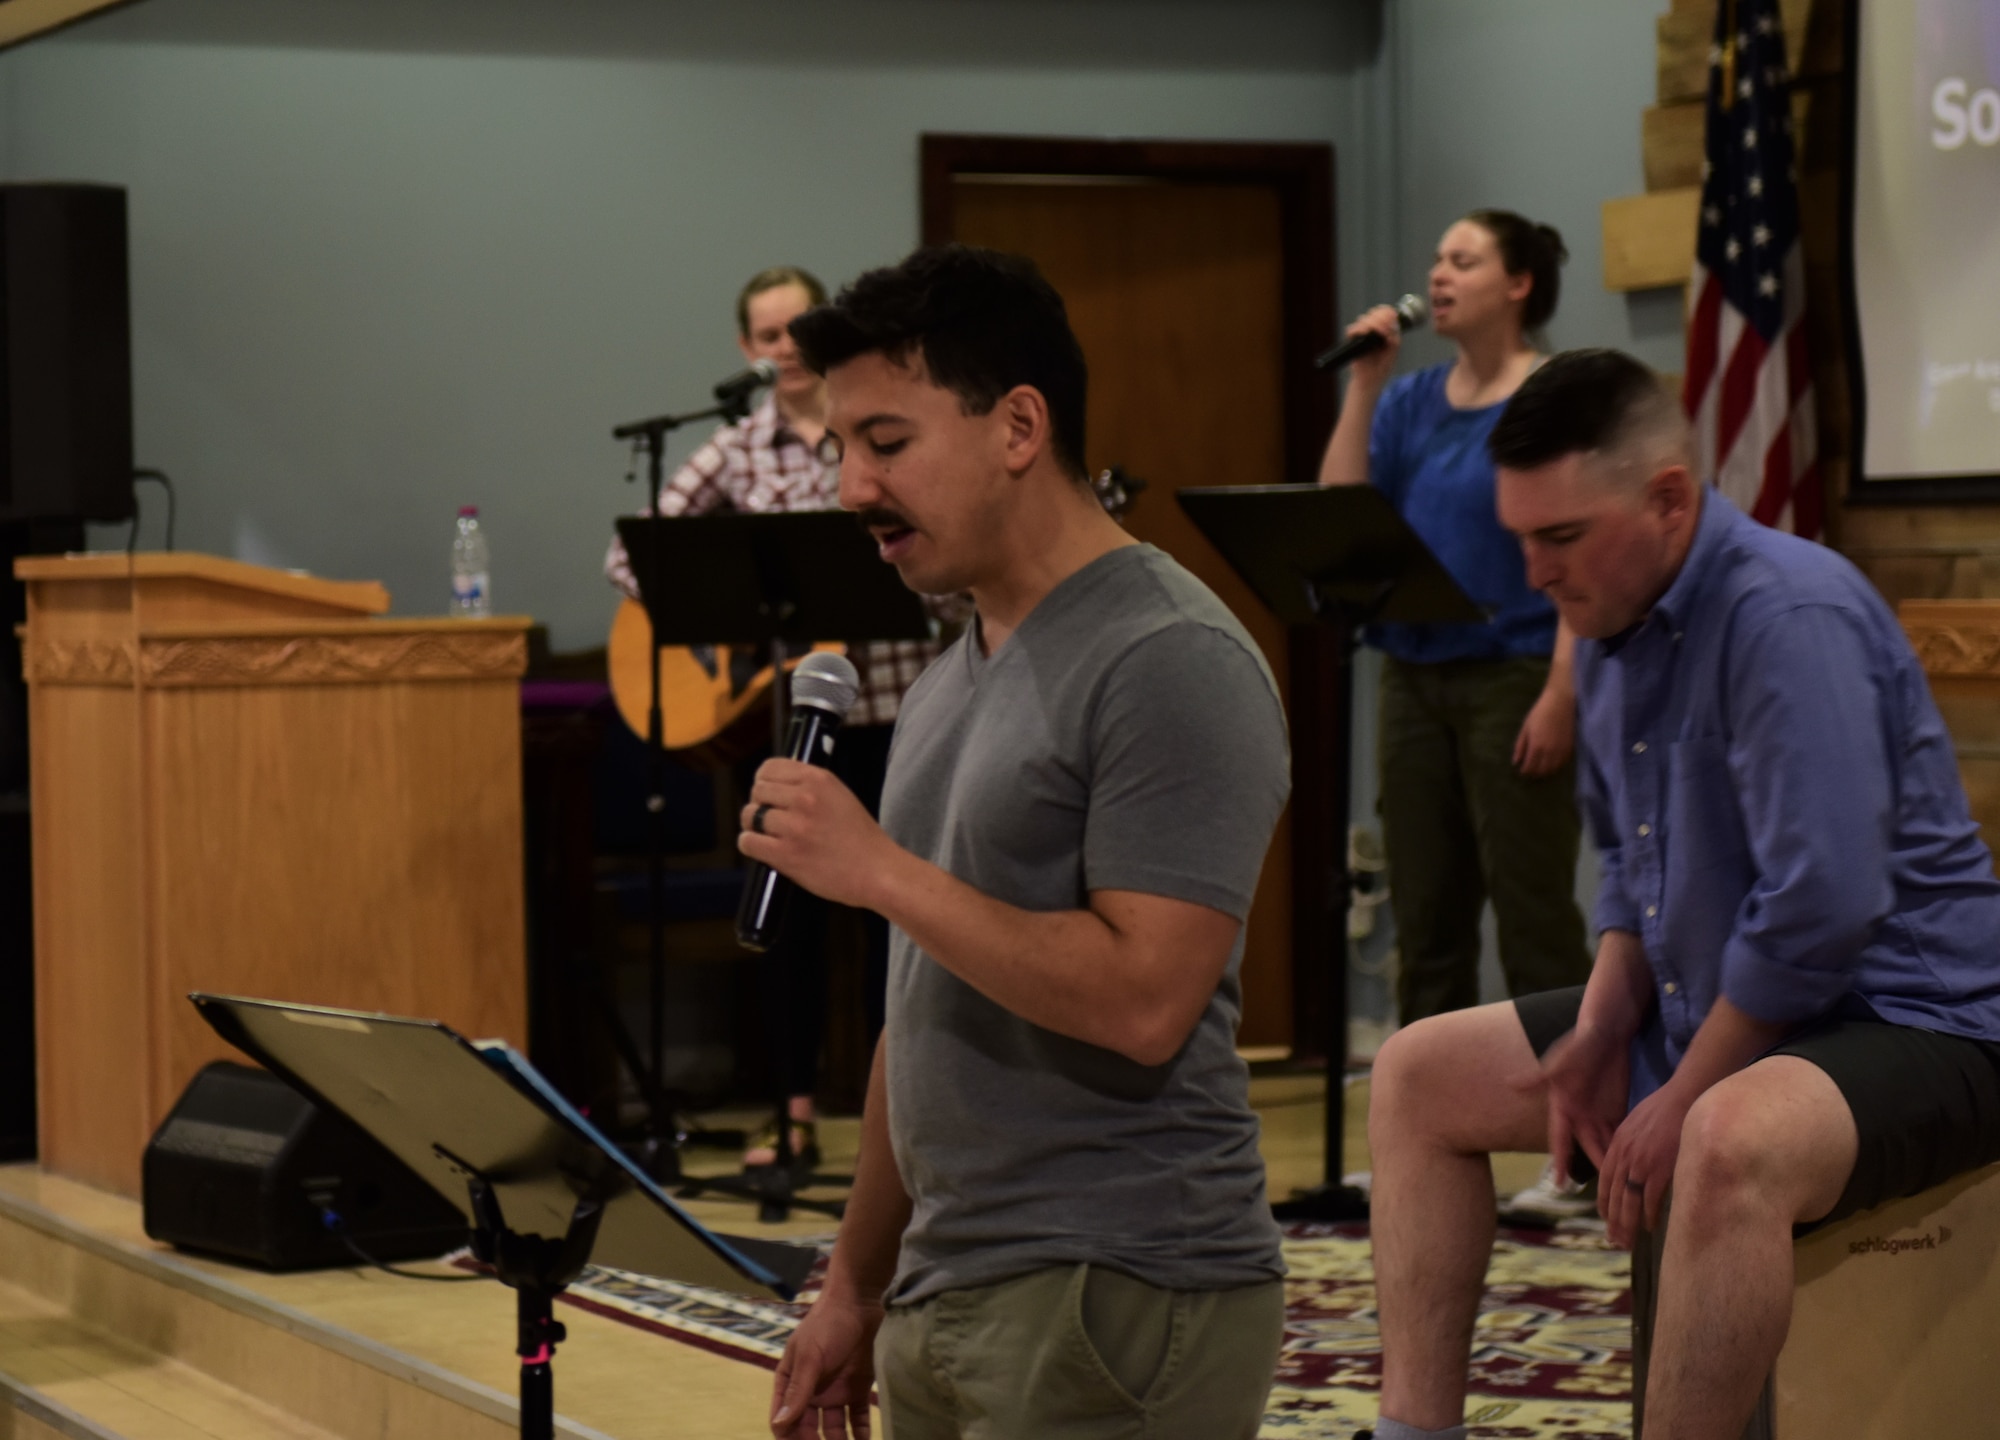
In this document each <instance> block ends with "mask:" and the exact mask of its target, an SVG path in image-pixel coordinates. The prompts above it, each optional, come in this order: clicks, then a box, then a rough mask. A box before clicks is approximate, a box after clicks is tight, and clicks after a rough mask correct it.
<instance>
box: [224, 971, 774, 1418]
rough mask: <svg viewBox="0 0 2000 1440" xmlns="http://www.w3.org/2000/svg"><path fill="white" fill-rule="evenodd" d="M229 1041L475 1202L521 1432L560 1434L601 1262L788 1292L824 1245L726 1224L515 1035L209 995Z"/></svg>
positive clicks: (469, 1216) (768, 1292)
mask: <svg viewBox="0 0 2000 1440" xmlns="http://www.w3.org/2000/svg"><path fill="white" fill-rule="evenodd" d="M188 998H189V999H190V1000H192V1001H193V1002H194V1005H195V1008H196V1009H198V1010H199V1011H200V1012H201V1015H202V1018H203V1019H205V1020H207V1021H208V1023H209V1024H210V1025H212V1026H214V1027H215V1030H216V1032H217V1033H218V1034H220V1035H221V1036H222V1037H223V1038H224V1039H225V1040H227V1041H229V1042H230V1043H231V1044H232V1045H234V1046H236V1047H237V1048H238V1049H239V1050H241V1051H243V1052H244V1053H245V1054H247V1055H248V1056H250V1058H251V1059H253V1060H255V1061H257V1062H258V1063H259V1064H261V1065H263V1066H264V1067H265V1068H266V1069H268V1070H270V1071H272V1072H273V1073H275V1074H277V1075H278V1076H280V1077H282V1078H283V1079H285V1080H286V1081H288V1082H290V1083H291V1084H292V1085H293V1086H294V1087H296V1088H297V1089H298V1090H299V1091H300V1092H301V1093H303V1094H304V1095H305V1096H306V1097H307V1098H309V1099H310V1100H312V1101H313V1103H314V1104H316V1105H320V1106H322V1107H324V1108H326V1109H328V1110H332V1111H336V1112H338V1113H339V1114H342V1115H345V1116H346V1117H347V1118H348V1119H349V1120H352V1121H353V1122H354V1123H355V1124H357V1125H359V1126H360V1127H361V1128H362V1129H363V1130H366V1131H367V1132H368V1133H369V1134H370V1135H372V1136H374V1137H375V1139H376V1140H378V1141H380V1142H381V1143H382V1144H383V1145H384V1146H385V1147H387V1148H388V1150H389V1151H390V1153H391V1154H393V1155H395V1157H396V1158H397V1159H399V1160H401V1161H402V1162H403V1163H404V1164H405V1165H407V1166H409V1167H410V1169H411V1170H413V1171H414V1172H416V1174H417V1175H419V1176H421V1177H422V1178H423V1179H424V1180H425V1181H427V1182H428V1183H429V1184H430V1186H431V1187H432V1188H433V1189H434V1190H436V1191H437V1192H438V1194H440V1195H442V1196H444V1198H445V1199H447V1200H449V1201H450V1202H451V1203H453V1204H454V1205H456V1206H458V1208H459V1209H460V1210H461V1211H463V1212H464V1214H465V1217H466V1220H467V1222H468V1223H469V1224H470V1225H471V1226H472V1228H473V1253H474V1255H476V1256H477V1257H478V1258H479V1259H480V1260H483V1261H485V1262H486V1263H487V1264H489V1265H491V1266H492V1267H493V1270H494V1275H495V1277H496V1278H497V1279H498V1280H499V1281H500V1283H501V1284H503V1285H506V1286H508V1287H509V1288H510V1289H512V1290H513V1291H514V1292H515V1309H516V1318H517V1344H516V1347H515V1353H516V1354H518V1355H519V1356H520V1357H521V1434H522V1435H523V1436H524V1437H526V1440H553V1436H554V1435H555V1377H554V1374H553V1371H552V1362H553V1360H554V1358H555V1348H556V1346H557V1345H558V1344H560V1343H561V1342H562V1341H563V1340H564V1339H565V1338H566V1336H565V1332H564V1329H563V1326H562V1325H561V1324H560V1323H559V1322H558V1321H557V1320H556V1319H555V1316H554V1311H553V1305H554V1301H555V1298H556V1296H557V1295H559V1294H561V1293H562V1291H563V1290H564V1289H565V1288H566V1287H567V1286H568V1285H569V1284H570V1282H572V1281H573V1280H575V1279H576V1277H577V1276H578V1275H579V1274H581V1273H582V1271H583V1268H584V1266H585V1265H586V1264H593V1263H594V1264H598V1265H606V1266H611V1267H614V1268H616V1269H620V1270H633V1271H638V1272H639V1273H641V1274H646V1275H654V1276H659V1277H661V1278H663V1279H670V1280H679V1281H683V1282H685V1283H688V1284H694V1285H705V1286H709V1287H711V1288H714V1289H721V1290H731V1291H735V1292H736V1293H738V1294H744V1295H752V1296H758V1297H765V1296H769V1297H775V1298H777V1299H780V1300H789V1299H791V1298H793V1296H795V1295H796V1294H797V1293H798V1289H799V1287H800V1285H802V1284H803V1283H804V1281H805V1278H806V1275H807V1272H808V1271H810V1269H811V1268H812V1261H813V1254H812V1252H811V1251H810V1250H808V1249H805V1248H802V1247H800V1246H795V1245H783V1244H778V1243H776V1242H773V1241H769V1240H756V1239H751V1238H749V1237H747V1236H725V1235H717V1234H715V1233H714V1232H713V1231H710V1230H707V1229H705V1228H704V1227H703V1226H702V1225H701V1224H700V1223H699V1222H698V1221H696V1220H695V1219H694V1218H693V1217H692V1216H690V1215H689V1214H688V1213H687V1212H686V1211H684V1210H682V1209H681V1208H680V1207H679V1206H678V1205H676V1204H674V1202H673V1201H672V1200H670V1199H668V1198H667V1196H666V1194H665V1192H664V1191H662V1190H661V1189H660V1188H659V1186H658V1185H656V1184H655V1183H654V1182H653V1181H652V1179H651V1178H650V1177H649V1176H648V1175H647V1174H646V1173H645V1171H643V1170H641V1169H640V1168H639V1167H638V1165H637V1164H636V1163H634V1162H633V1161H632V1160H631V1159H629V1158H628V1157H627V1156H626V1155H625V1154H624V1152H623V1151H621V1150H620V1149H619V1148H618V1147H617V1146H616V1145H614V1144H612V1143H611V1141H609V1140H607V1139H606V1138H605V1137H604V1136H603V1135H601V1134H600V1133H599V1132H598V1131H597V1129H596V1127H595V1126H593V1125H592V1124H591V1123H590V1122H589V1121H588V1120H586V1119H585V1118H584V1117H583V1116H582V1115H581V1114H579V1113H578V1112H577V1110H576V1109H575V1108H574V1107H573V1106H571V1105H570V1104H569V1102H568V1101H566V1100H564V1099H563V1098H562V1096H561V1095H559V1094H558V1093H557V1092H556V1090H555V1089H554V1088H553V1087H552V1086H551V1085H550V1084H549V1082H548V1081H547V1080H545V1079H543V1078H542V1076H541V1075H540V1074H539V1073H538V1072H537V1071H536V1070H535V1069H534V1067H533V1066H531V1065H529V1064H528V1062H527V1061H526V1060H525V1059H524V1058H522V1057H521V1056H520V1055H519V1054H518V1053H516V1052H515V1051H513V1050H512V1049H510V1048H508V1047H507V1046H505V1045H501V1044H497V1043H493V1042H487V1043H484V1044H480V1045H474V1044H471V1043H469V1042H467V1041H466V1040H464V1039H462V1038H460V1037H459V1036H458V1035H456V1034H454V1033H452V1031H450V1030H448V1029H446V1028H445V1027H444V1026H443V1025H440V1024H437V1023H436V1022H435V1021H427V1020H406V1019H401V1018H399V1017H396V1016H390V1015H371V1014H366V1013H363V1012H360V1011H353V1010H328V1009H321V1008H319V1007H316V1006H309V1005H285V1004H279V1003H276V1002H274V1001H269V1000H247V999H241V998H237V997H232V996H226V995H205V994H200V993H196V994H194V995H190V996H189V997H188Z"/></svg>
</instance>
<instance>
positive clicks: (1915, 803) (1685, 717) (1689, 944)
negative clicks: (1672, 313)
mask: <svg viewBox="0 0 2000 1440" xmlns="http://www.w3.org/2000/svg"><path fill="white" fill-rule="evenodd" d="M1576 676H1577V696H1578V701H1577V703H1578V729H1579V746H1578V750H1579V760H1580V762H1581V763H1580V764H1579V766H1578V777H1577V789H1578V800H1579V803H1580V805H1581V807H1582V810H1583V814H1584V818H1585V821H1586V823H1587V824H1588V825H1589V827H1590V829H1591V833H1592V836H1593V838H1594V839H1595V841H1596V844H1597V847H1598V850H1599V852H1600V853H1601V854H1602V856H1603V880H1602V884H1601V886H1600V888H1599V891H1598V899H1597V913H1596V919H1597V924H1598V926H1599V927H1600V928H1601V929H1609V930H1629V931H1631V932H1633V933H1634V934H1636V935H1638V936H1639V937H1640V939H1641V941H1642V942H1643V944H1644V946H1645V951H1646V958H1647V960H1648V961H1649V962H1650V963H1651V965H1652V969H1653V981H1654V994H1655V997H1656V999H1657V1002H1658V1004H1657V1008H1656V1009H1655V1011H1654V1013H1653V1015H1652V1017H1651V1018H1650V1019H1649V1020H1648V1022H1647V1026H1646V1029H1645V1030H1644V1031H1643V1032H1642V1033H1641V1035H1640V1037H1639V1039H1638V1040H1637V1042H1635V1045H1634V1050H1633V1073H1632V1098H1633V1100H1634V1101H1635V1102H1636V1101H1637V1100H1638V1099H1639V1098H1641V1097H1642V1096H1644V1095H1647V1094H1650V1093H1651V1092H1652V1091H1653V1090H1655V1089H1657V1088H1659V1086H1660V1085H1662V1084H1663V1083H1665V1081H1666V1079H1667V1077H1668V1076H1669V1075H1671V1074H1672V1073H1673V1069H1674V1067H1675V1066H1676V1065H1678V1064H1679V1063H1680V1059H1681V1056H1682V1055H1683V1054H1685V1053H1686V1050H1687V1046H1688V1043H1689V1042H1690V1041H1691V1040H1692V1039H1693V1038H1694V1033H1695V1031H1696V1029H1698V1028H1699V1027H1700V1025H1701V1022H1702V1020H1703V1019H1704V1018H1705V1017H1706V1016H1707V1014H1708V1011H1709V1008H1710V1007H1711V1006H1712V1005H1713V1004H1714V1003H1715V1000H1716V997H1717V996H1718V995H1726V996H1728V997H1729V999H1730V1000H1731V1001H1732V1002H1733V1003H1734V1004H1735V1005H1736V1006H1737V1007H1738V1008H1740V1009H1741V1010H1743V1011H1744V1012H1745V1013H1747V1014H1749V1015H1751V1016H1753V1017H1755V1018H1756V1019H1759V1020H1763V1021H1766V1022H1769V1023H1772V1024H1779V1025H1785V1026H1791V1027H1797V1026H1802V1025H1804V1024H1806V1023H1808V1022H1810V1021H1812V1020H1815V1019H1818V1018H1820V1017H1822V1016H1825V1015H1828V1014H1830V1013H1833V1012H1836V1011H1838V1012H1840V1013H1843V1014H1852V1015H1857V1016H1863V1017H1872V1018H1878V1019H1881V1020H1886V1021H1889V1022H1891V1023H1894V1024H1899V1025H1914V1026H1919V1027H1921V1028H1923V1029H1927V1030H1939V1031H1944V1032H1945V1033H1947V1034H1952V1035H1966V1036H1972V1037H1975V1038H1977V1039H1982V1040H2000V882H1996V880H1995V879H1994V872H1993V859H1992V856H1991V855H1990V854H1989V853H1988V852H1987V849H1986V846H1985V844H1984V843H1983V842H1982V841H1981V840H1980V838H1979V831H1978V828H1977V827H1976V826H1975V825H1974V824H1973V822H1972V817H1971V814H1970V812H1969V810H1968V809H1967V806H1966V800H1965V790H1964V787H1963V786H1962V785H1961V784H1960V783H1959V777H1958V765H1957V761H1956V759H1955V758H1954V756H1953V754H1952V748H1951V739H1950V737H1949V736H1948V735H1947V734H1946V732H1945V728H1944V722H1943V720H1942V719H1941V718H1940V717H1939V715H1938V711H1937V706H1936V705H1935V704H1934V703H1933V702H1932V700H1931V694H1930V687H1929V686H1928V685H1927V684H1926V683H1925V680H1924V673H1923V669H1922V667H1921V666H1919V665H1918V663H1917V659H1916V656H1915V655H1914V654H1913V653H1912V652H1911V650H1910V646H1909V642H1908V641H1907V640H1906V639H1905V638H1904V636H1903V632H1902V629H1901V627H1900V626H1898V625H1897V623H1896V618H1895V616H1894V615H1892V614H1891V613H1890V611H1889V608H1888V606H1887V605H1885V604H1884V603H1883V602H1882V600H1881V597H1879V596H1878V595H1877V594H1876V593H1875V591H1874V589H1873V588H1872V587H1871V586H1870V585H1869V584H1868V582H1867V580H1865V579H1864V578H1863V577H1862V575H1861V573H1860V572H1859V571H1857V570H1856V569H1855V568H1854V567H1853V566H1852V565H1850V564H1849V563H1848V562H1847V561H1846V560H1844V559H1842V558H1841V557H1840V556H1838V555H1835V554H1834V553H1833V552H1832V551H1830V550H1827V549H1824V548H1823V547H1821V546H1818V545H1814V544H1811V543H1810V542H1808V541H1804V540H1800V539H1798V538H1797V537H1795V536H1791V535H1786V534H1782V533H1780V532H1778V531H1775V530H1770V529H1767V528H1765V527H1764V526H1762V525H1759V524H1757V523H1756V522H1755V521H1753V520H1751V519H1749V518H1748V517H1746V516H1745V515H1744V514H1743V513H1742V512H1741V511H1740V510H1738V509H1736V507H1735V506H1733V505H1731V504H1730V503H1729V501H1728V500H1726V499H1725V498H1723V496H1722V495H1721V494H1719V493H1718V492H1716V491H1714V490H1710V491H1708V493H1707V494H1706V495H1705V497H1704V498H1703V501H1702V508H1701V516H1700V521H1699V524H1698V526H1697V529H1696V533H1695V539H1694V542H1693V544H1692V546H1691V547H1690V549H1689V551H1688V556H1687V560H1686V563H1685V564H1684V565H1683V566H1682V567H1681V572H1680V574H1679V575H1678V576H1677V577H1675V579H1674V581H1673V584H1672V585H1671V586H1669V587H1668V589H1667V592H1666V594H1665V595H1664V596H1662V597H1661V598H1660V600H1659V602H1658V603H1657V604H1656V605H1655V606H1654V607H1653V610H1652V612H1651V613H1650V614H1649V615H1647V616H1646V618H1645V619H1644V620H1642V621H1641V622H1640V623H1638V624H1637V625H1635V626H1633V627H1632V628H1631V629H1630V630H1627V631H1626V632H1625V633H1624V634H1622V635H1619V636H1616V637H1614V638H1612V639H1610V640H1605V641H1582V642H1580V643H1579V644H1578V645H1577V658H1576Z"/></svg>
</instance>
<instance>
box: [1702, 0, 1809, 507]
mask: <svg viewBox="0 0 2000 1440" xmlns="http://www.w3.org/2000/svg"><path fill="white" fill-rule="evenodd" d="M1791 115H1792V111H1791V91H1790V87H1789V85H1788V83H1787V76H1786V70H1785V30H1784V26H1783V24H1782V23H1781V21H1780V20H1779V16H1778V0H1717V5H1716V15H1715V44H1714V46H1713V47H1712V48H1711V49H1710V51H1709V62H1708V134H1707V142H1706V158H1705V160H1704V161H1703V164H1702V186H1701V225H1700V228H1699V231H1698V234H1697V239H1696V242H1695V268H1694V277H1693V282H1692V288H1693V294H1694V296H1695V302H1694V316H1693V319H1692V320H1691V321H1690V323H1689V326H1688V347H1687V378H1686V381H1685V385H1684V388H1683V390H1682V402H1683V403H1684V404H1685V405H1686V406H1687V412H1688V415H1689V417H1690V418H1691V419H1692V420H1693V421H1694V427H1695V436H1696V456H1697V459H1698V460H1699V462H1700V463H1701V465H1702V466H1703V467H1704V469H1705V471H1706V473H1707V474H1708V475H1709V476H1710V477H1711V478H1713V479H1714V481H1715V483H1716V484H1717V485H1718V486H1719V487H1720V488H1721V489H1722V491H1723V493H1724V494H1726V495H1728V496H1729V498H1730V499H1732V500H1734V501H1735V502H1736V503H1737V504H1738V505H1740V506H1741V507H1742V508H1743V509H1744V510H1746V511H1748V512H1749V513H1750V514H1751V515H1754V516H1755V517H1756V518H1757V519H1759V520H1761V521H1763V522H1764V523H1765V524H1766V525H1775V526H1777V527H1778V528H1780V529H1784V530H1792V531H1796V532H1797V533H1798V534H1800V535H1805V536H1809V537H1810V536H1817V535H1818V534H1819V528H1820V510H1821V490H1820V474H1819V444H1818V432H1817V430H1816V428H1815V426H1814V420H1813V394H1812V367H1811V365H1810V363H1809V361H1808V359H1807V352H1806V329H1805V300H1806V284H1805V261H1804V259H1803V257H1802V256H1801V254H1800V250H1799V197H1798V182H1797V177H1796V176H1795V175H1794V174H1793V170H1792V119H1791Z"/></svg>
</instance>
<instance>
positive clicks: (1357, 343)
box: [1313, 295, 1431, 370]
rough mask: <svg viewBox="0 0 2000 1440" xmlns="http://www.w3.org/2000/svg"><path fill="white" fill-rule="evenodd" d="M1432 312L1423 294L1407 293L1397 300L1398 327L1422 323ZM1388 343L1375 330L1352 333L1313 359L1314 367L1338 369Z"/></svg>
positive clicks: (1404, 327)
mask: <svg viewBox="0 0 2000 1440" xmlns="http://www.w3.org/2000/svg"><path fill="white" fill-rule="evenodd" d="M1430 313H1431V307H1430V306H1429V305H1427V304H1425V303H1424V297H1423V296H1421V295H1405V296H1404V297H1403V298H1402V299H1400V300H1398V301H1397V302H1396V328H1397V329H1398V330H1408V329H1410V328H1412V327H1413V326H1417V325H1421V324H1423V323H1424V321H1425V320H1427V319H1429V318H1430ZM1388 343H1389V342H1388V341H1387V340H1384V339H1383V338H1382V337H1381V336H1380V335H1378V334H1377V333H1376V332H1375V331H1373V330H1368V331H1364V332H1363V333H1361V334H1359V335H1350V336H1348V337H1347V338H1346V339H1345V340H1343V341H1341V342H1340V343H1339V344H1338V345H1336V346H1334V347H1333V348H1332V349H1331V350H1329V351H1327V352H1326V353H1325V354H1324V355H1322V356H1320V357H1319V359H1317V360H1315V361H1313V369H1315V370H1338V369H1339V368H1340V367H1341V366H1343V365H1346V364H1350V363H1351V362H1353V361H1356V360H1359V359H1360V358H1361V357H1362V356H1363V355H1373V354H1374V353H1375V352H1376V351H1377V350H1380V349H1381V348H1382V347H1383V346H1384V345H1387V344H1388Z"/></svg>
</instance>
